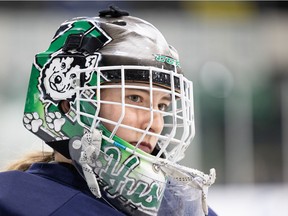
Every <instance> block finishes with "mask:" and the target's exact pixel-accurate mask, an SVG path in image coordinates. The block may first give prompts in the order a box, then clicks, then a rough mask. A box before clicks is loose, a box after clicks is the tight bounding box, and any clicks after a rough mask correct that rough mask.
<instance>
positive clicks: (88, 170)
mask: <svg viewBox="0 0 288 216" xmlns="http://www.w3.org/2000/svg"><path fill="white" fill-rule="evenodd" d="M101 142H102V132H101V131H100V130H96V129H95V130H93V132H92V133H90V132H87V133H85V134H84V135H83V137H82V138H81V140H79V139H71V140H70V142H69V150H70V155H71V157H72V160H73V161H74V162H75V161H76V164H75V165H76V168H77V169H78V171H80V173H81V174H82V175H84V178H85V179H86V182H87V184H88V186H89V189H90V191H91V192H92V193H93V194H94V195H95V196H96V197H97V198H101V191H100V188H99V184H98V181H97V178H96V176H95V174H94V172H93V167H95V164H96V160H97V158H98V156H99V153H100V148H101ZM78 164H79V165H80V166H81V167H79V165H78Z"/></svg>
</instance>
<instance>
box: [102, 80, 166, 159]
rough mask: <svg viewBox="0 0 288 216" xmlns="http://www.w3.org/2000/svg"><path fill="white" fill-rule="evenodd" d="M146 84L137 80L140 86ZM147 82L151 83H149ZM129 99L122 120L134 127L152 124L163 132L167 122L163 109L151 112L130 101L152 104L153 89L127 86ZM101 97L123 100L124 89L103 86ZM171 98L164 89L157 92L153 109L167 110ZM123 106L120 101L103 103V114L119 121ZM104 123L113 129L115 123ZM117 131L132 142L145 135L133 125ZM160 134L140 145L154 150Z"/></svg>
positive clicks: (142, 127) (141, 104)
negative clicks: (150, 91) (151, 92)
mask: <svg viewBox="0 0 288 216" xmlns="http://www.w3.org/2000/svg"><path fill="white" fill-rule="evenodd" d="M145 85H146V84H137V86H145ZM146 86H147V85H146ZM124 98H125V103H126V104H128V106H126V108H125V115H124V118H123V120H122V121H121V124H124V125H128V126H131V127H133V128H137V129H141V130H146V129H147V128H149V125H150V124H151V123H152V124H151V127H150V128H149V131H150V132H153V133H156V134H160V133H161V131H162V129H163V125H164V120H163V114H162V113H160V112H154V113H153V114H151V112H150V111H149V110H147V109H146V110H143V109H139V108H135V107H129V105H136V106H142V107H145V108H148V109H149V108H150V107H151V105H150V93H149V90H144V89H132V88H126V89H125V95H124ZM101 100H102V101H112V102H118V103H121V89H120V88H110V89H108V88H107V89H102V90H101ZM170 102H171V99H170V95H169V94H167V93H165V92H161V91H154V92H153V104H152V107H153V110H158V111H165V110H166V109H167V107H168V106H169V104H170ZM121 114H122V109H121V106H120V105H118V104H117V105H116V104H113V105H112V104H101V109H100V114H99V115H100V117H102V118H106V119H109V120H112V121H114V122H118V121H119V119H121V118H122V117H121ZM103 124H104V126H105V127H106V128H107V129H108V130H110V131H113V129H114V127H115V125H113V124H109V123H103ZM116 135H117V136H119V137H120V138H122V139H124V140H125V141H127V142H129V143H130V144H132V145H134V146H135V145H136V144H137V143H138V140H139V139H141V136H142V135H143V134H142V133H141V132H139V131H135V130H132V129H129V128H124V127H121V126H120V127H119V129H118V130H117V132H116ZM157 140H158V138H157V137H156V136H150V135H146V136H145V137H144V139H143V141H142V142H141V143H140V146H138V147H139V148H140V149H141V150H143V151H145V152H147V153H151V152H152V151H153V149H154V148H155V146H156V143H157Z"/></svg>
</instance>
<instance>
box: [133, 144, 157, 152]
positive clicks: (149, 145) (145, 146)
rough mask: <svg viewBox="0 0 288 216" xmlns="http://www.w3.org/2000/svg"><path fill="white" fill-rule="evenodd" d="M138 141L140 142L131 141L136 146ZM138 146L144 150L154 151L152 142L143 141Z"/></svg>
mask: <svg viewBox="0 0 288 216" xmlns="http://www.w3.org/2000/svg"><path fill="white" fill-rule="evenodd" d="M137 143H138V142H131V144H132V145H134V146H136V145H137ZM138 148H139V149H141V150H142V151H144V152H147V153H149V154H150V153H151V152H152V151H153V148H152V145H151V144H150V143H147V142H141V143H140V144H139V145H138Z"/></svg>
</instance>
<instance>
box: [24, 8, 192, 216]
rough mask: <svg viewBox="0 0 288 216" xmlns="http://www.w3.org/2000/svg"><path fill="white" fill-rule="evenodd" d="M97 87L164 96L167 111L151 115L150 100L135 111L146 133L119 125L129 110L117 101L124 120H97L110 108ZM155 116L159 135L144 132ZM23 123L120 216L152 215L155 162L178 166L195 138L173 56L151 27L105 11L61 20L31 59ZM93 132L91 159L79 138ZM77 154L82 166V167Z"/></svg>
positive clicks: (188, 98)
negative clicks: (144, 119)
mask: <svg viewBox="0 0 288 216" xmlns="http://www.w3.org/2000/svg"><path fill="white" fill-rule="evenodd" d="M139 83H141V84H139ZM143 83H144V84H146V85H143ZM128 84H129V85H128ZM103 88H118V89H119V91H121V94H122V95H124V94H125V90H126V89H128V88H130V89H142V90H143V89H144V90H145V91H148V92H149V94H150V95H153V92H155V91H159V92H165V93H167V94H169V97H170V100H171V105H170V107H169V108H168V109H167V110H165V111H163V110H160V111H159V110H156V109H154V108H153V105H152V103H153V98H152V96H151V97H150V99H151V101H150V102H151V106H150V107H144V108H143V107H142V108H141V107H137V106H135V107H134V108H135V109H144V110H147V112H149V113H150V121H149V123H148V124H147V127H146V128H145V129H140V128H133V127H131V126H130V125H125V124H123V122H122V120H123V115H124V114H125V108H126V107H128V106H130V107H131V106H132V105H129V104H125V101H124V100H121V102H119V103H118V105H119V108H120V109H121V110H122V114H123V115H122V117H120V118H119V119H118V120H117V121H111V119H105V118H103V117H102V116H100V115H99V111H100V109H101V105H103V104H105V103H106V104H109V103H111V104H112V102H109V101H103V100H101V90H102V89H103ZM157 112H158V113H160V114H161V115H162V116H163V118H164V127H163V130H162V132H161V133H155V132H153V131H151V130H150V128H151V125H152V123H153V116H154V115H155V113H157ZM23 123H24V126H25V127H26V128H27V129H28V130H29V131H31V132H32V133H34V134H35V135H37V136H38V137H40V138H41V139H42V140H44V141H45V142H46V143H47V144H48V145H50V146H51V147H52V148H54V149H55V150H57V151H59V152H60V153H61V154H63V155H64V156H66V157H67V158H72V159H73V161H74V162H75V164H76V166H77V167H78V168H79V170H80V172H81V173H82V174H83V177H84V178H86V181H87V183H88V185H89V186H90V187H91V190H92V192H93V190H95V188H94V189H93V186H91V184H92V185H93V183H91V182H93V181H95V180H96V182H98V185H99V188H100V191H101V193H100V194H99V193H97V194H98V196H101V194H102V197H103V198H104V199H105V200H106V201H107V202H109V203H111V204H112V205H113V206H114V207H115V208H117V209H119V210H120V211H122V212H124V213H126V214H136V213H137V214H139V215H142V214H143V215H146V214H148V215H155V214H157V211H158V208H159V205H160V202H161V199H162V196H163V191H164V187H165V183H166V179H167V177H166V175H165V173H164V172H163V171H162V170H161V169H159V166H158V165H159V163H157V161H159V160H161V163H166V162H165V161H167V163H169V164H173V163H176V162H177V161H179V160H181V159H182V158H183V156H184V152H185V150H186V149H187V147H188V145H189V144H190V141H191V139H192V138H193V136H194V113H193V92H192V82H191V81H188V80H187V79H186V78H185V77H184V76H183V74H182V73H181V67H180V63H179V59H178V54H177V52H176V50H175V49H174V48H173V47H172V46H170V45H169V44H168V43H167V42H166V40H165V38H164V37H163V36H162V34H161V33H160V32H159V31H158V30H157V29H156V28H155V27H154V26H153V25H151V24H150V23H148V22H146V21H144V20H141V19H139V18H136V17H132V16H129V15H128V14H127V13H126V12H123V11H120V10H117V9H115V8H111V9H110V10H107V11H102V12H100V16H99V17H80V18H75V19H71V20H68V21H65V22H64V23H63V24H62V25H61V26H60V27H59V29H58V31H57V32H56V34H55V36H54V38H53V40H52V42H51V44H50V46H49V48H48V49H47V50H46V51H44V52H41V53H38V54H37V55H36V56H35V60H34V63H33V66H32V71H31V77H30V82H29V87H28V93H27V99H26V105H25V111H24V117H23ZM105 123H109V124H113V125H114V126H115V127H114V129H113V130H112V131H109V130H108V129H107V128H106V127H105V126H104V124H105ZM119 128H126V129H127V130H130V131H131V130H135V131H137V132H139V133H141V134H142V136H141V138H140V139H139V140H137V143H134V144H133V143H128V142H127V140H123V139H121V137H118V136H117V130H118V129H119ZM95 129H96V130H97V131H98V132H100V139H99V140H100V145H99V146H98V147H99V149H98V152H97V148H96V150H95V146H94V147H93V148H92V149H94V150H95V151H96V153H95V152H91V146H89V143H88V144H87V146H88V148H86V150H85V152H84V153H83V148H85V146H84V145H83V143H84V142H85V140H84V141H83V137H85V135H86V134H89V133H90V134H92V133H93V131H94V130H95ZM145 136H155V137H156V139H157V140H158V142H157V147H156V149H155V150H154V151H153V153H152V154H148V153H146V152H144V151H142V150H141V149H139V148H138V146H139V144H140V143H141V142H142V141H143V139H144V138H145ZM86 138H87V137H86ZM71 140H73V142H71ZM75 140H76V141H79V142H75ZM87 140H89V137H88V138H87V139H86V141H87ZM69 143H70V144H69ZM77 143H78V145H77ZM98 144H99V143H98ZM69 145H70V150H69ZM71 145H72V147H71ZM87 146H86V147H87ZM71 148H72V150H71ZM87 149H88V150H87ZM89 149H90V150H89ZM99 150H100V151H99ZM69 151H70V152H69ZM71 151H72V153H71ZM89 151H90V153H89ZM81 152H82V153H81ZM83 154H84V156H85V157H86V159H87V158H88V159H89V160H88V161H87V160H86V162H83V158H85V157H83ZM92 162H93V163H92ZM83 164H85V166H87V167H86V168H87V169H88V170H92V172H93V175H92V176H91V175H90V176H89V175H86V174H87V172H86V174H85V171H83V169H85V166H84V165H83ZM157 164H158V165H157ZM83 167H84V168H83ZM86 171H87V170H86ZM93 176H94V177H93ZM93 178H94V179H93ZM96 184H97V183H96ZM96 187H97V185H96ZM94 192H95V191H94Z"/></svg>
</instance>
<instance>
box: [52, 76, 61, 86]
mask: <svg viewBox="0 0 288 216" xmlns="http://www.w3.org/2000/svg"><path fill="white" fill-rule="evenodd" d="M54 82H55V83H56V84H59V83H61V82H62V78H61V76H59V75H57V76H56V77H55V79H54Z"/></svg>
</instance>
